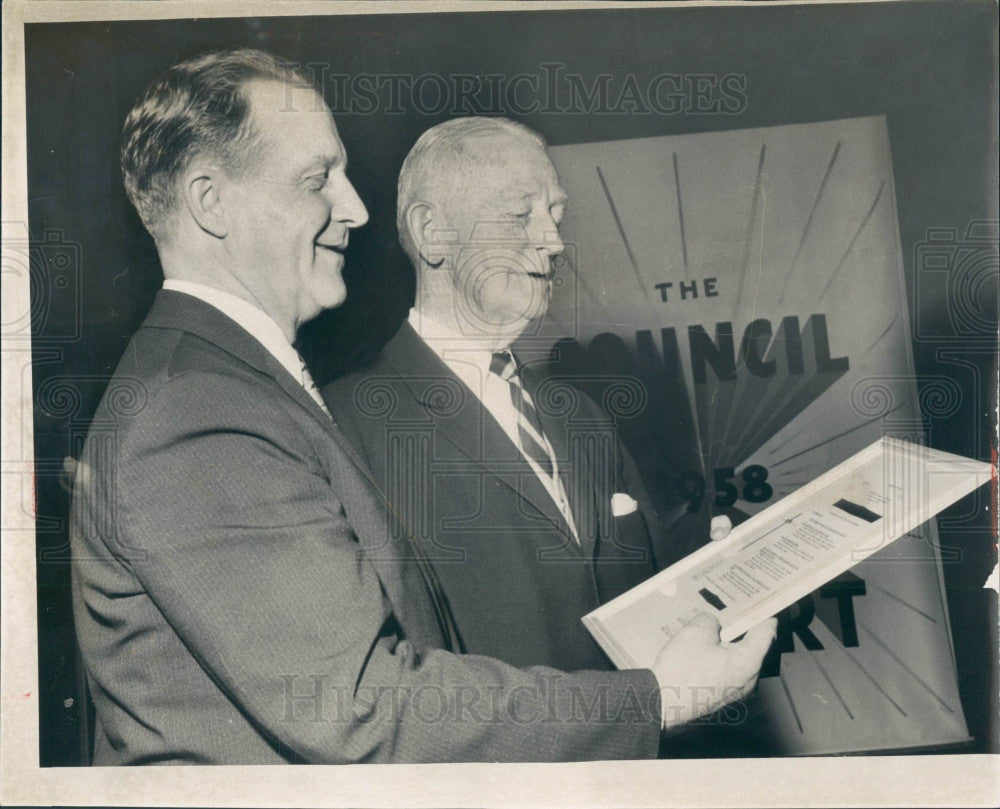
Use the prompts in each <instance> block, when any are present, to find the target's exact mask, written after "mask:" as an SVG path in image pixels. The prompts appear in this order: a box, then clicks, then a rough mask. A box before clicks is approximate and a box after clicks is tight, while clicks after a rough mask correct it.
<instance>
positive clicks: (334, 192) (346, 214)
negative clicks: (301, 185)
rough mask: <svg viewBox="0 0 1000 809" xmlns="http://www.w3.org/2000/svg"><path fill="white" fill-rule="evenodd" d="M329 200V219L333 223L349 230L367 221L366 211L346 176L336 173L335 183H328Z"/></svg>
mask: <svg viewBox="0 0 1000 809" xmlns="http://www.w3.org/2000/svg"><path fill="white" fill-rule="evenodd" d="M330 200H331V203H332V205H331V209H330V219H332V220H333V221H335V222H341V223H342V224H344V225H346V226H347V227H349V228H359V227H361V226H362V225H363V224H365V222H367V221H368V209H367V208H365V204H364V203H363V202H362V201H361V197H359V196H358V192H357V191H355V190H354V186H353V185H351V181H350V180H348V179H347V175H346V174H343V173H342V172H338V173H337V174H336V179H335V181H334V182H332V183H330Z"/></svg>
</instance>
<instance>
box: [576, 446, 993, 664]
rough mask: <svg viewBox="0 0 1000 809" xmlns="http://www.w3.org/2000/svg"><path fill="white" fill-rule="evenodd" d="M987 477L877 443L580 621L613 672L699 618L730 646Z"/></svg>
mask: <svg viewBox="0 0 1000 809" xmlns="http://www.w3.org/2000/svg"><path fill="white" fill-rule="evenodd" d="M991 471H992V468H991V466H990V465H989V464H987V463H983V462H981V461H974V460H970V459H968V458H963V457H960V456H958V455H952V454H950V453H947V452H941V451H939V450H933V449H930V448H928V447H924V446H920V445H918V444H913V443H910V442H907V441H903V440H900V439H896V438H882V439H880V440H879V441H877V442H875V443H874V444H872V445H871V446H869V447H867V448H866V449H864V450H862V451H861V452H859V453H858V454H856V455H854V456H853V457H851V458H848V459H847V460H846V461H844V462H843V463H841V464H839V465H838V466H836V467H834V468H833V469H831V470H830V471H829V472H827V473H826V474H824V475H821V476H820V477H818V478H817V479H816V480H814V481H812V482H810V483H808V484H806V485H804V486H802V487H801V488H800V489H798V490H797V491H795V492H794V493H793V494H791V495H789V496H788V497H785V498H783V499H782V500H780V501H778V502H777V503H775V504H774V505H773V506H771V507H770V508H768V509H766V510H764V511H762V512H760V513H759V514H757V515H755V516H753V517H751V518H750V519H749V520H747V521H746V522H744V523H742V524H741V525H739V526H737V527H736V528H734V529H733V531H732V532H731V533H730V534H729V536H728V537H727V538H726V539H724V540H721V541H718V542H712V543H710V544H709V545H707V546H706V547H704V548H702V549H700V550H698V551H696V552H695V553H692V554H691V555H690V556H688V557H686V558H685V559H683V560H681V561H680V562H678V563H677V564H675V565H672V566H671V567H669V568H667V569H666V570H664V571H662V572H660V573H659V574H657V575H656V576H653V577H652V578H651V579H649V580H647V581H645V582H643V583H642V584H640V585H639V586H638V587H635V588H633V589H632V590H630V591H629V592H627V593H625V594H623V595H621V596H619V597H618V598H616V599H614V600H613V601H611V602H609V603H607V604H605V605H603V606H602V607H600V608H598V609H596V610H594V611H593V612H591V613H589V614H588V615H585V616H584V617H583V623H584V625H585V626H586V627H587V629H588V630H589V631H590V632H591V634H592V635H593V636H594V638H595V639H596V640H597V642H598V643H599V644H600V645H601V647H602V648H603V649H604V651H605V652H606V653H607V654H608V656H609V657H610V658H611V660H612V661H613V662H614V663H615V665H616V666H618V668H620V669H625V668H637V667H648V666H649V665H650V664H651V662H652V661H653V660H654V659H655V658H656V654H657V652H659V650H660V648H661V647H662V646H663V643H664V641H665V640H666V639H668V638H671V637H673V636H674V635H675V634H676V633H677V632H678V631H679V630H680V629H681V628H682V627H683V626H685V625H686V624H687V623H689V622H690V621H691V620H692V619H693V618H694V617H695V616H696V615H699V614H700V613H709V614H711V615H714V616H715V617H716V618H717V619H718V620H719V622H720V623H721V625H722V631H721V637H722V640H724V641H729V640H733V639H734V638H737V637H739V636H740V635H742V634H743V633H744V632H746V631H747V630H748V629H750V628H751V627H753V626H755V625H756V624H758V623H760V622H761V621H762V620H764V619H766V618H768V617H770V616H772V615H774V614H776V613H777V612H779V611H780V610H782V609H784V608H785V607H787V606H789V605H791V604H793V603H795V602H796V601H797V600H798V599H800V598H802V597H803V596H805V595H807V594H808V593H810V592H812V591H813V590H815V589H816V588H817V587H819V586H821V585H822V584H824V583H826V582H827V581H829V580H830V579H833V578H835V577H836V576H838V575H840V574H841V573H843V572H844V571H845V570H848V569H849V568H851V567H853V566H854V565H856V564H857V563H858V562H860V561H862V560H863V559H865V558H867V557H868V556H871V555H872V554H873V553H875V552H877V551H879V550H881V549H882V548H885V547H886V546H888V545H889V544H890V543H892V542H894V541H895V540H897V539H899V538H900V537H902V536H904V535H906V533H907V532H909V531H912V530H913V529H915V528H917V527H918V526H919V525H921V524H922V523H924V522H926V521H927V520H929V519H930V518H932V517H933V516H934V515H936V514H937V513H938V512H940V511H941V510H943V509H945V508H947V507H948V506H950V505H951V504H952V503H954V502H955V501H957V500H959V499H960V498H962V497H964V496H965V495H967V494H969V493H970V492H972V491H974V490H975V489H976V488H978V487H979V486H981V485H982V484H984V483H987V482H988V481H989V480H990V479H991Z"/></svg>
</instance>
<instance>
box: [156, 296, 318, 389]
mask: <svg viewBox="0 0 1000 809" xmlns="http://www.w3.org/2000/svg"><path fill="white" fill-rule="evenodd" d="M163 288H164V289H172V290H174V291H175V292H183V293H184V294H186V295H191V296H193V297H195V298H198V299H199V300H201V301H204V302H205V303H207V304H208V305H209V306H214V307H215V308H216V309H218V310H219V311H220V312H222V314H224V315H226V316H227V317H228V318H230V319H231V320H234V321H235V322H236V323H237V325H239V326H241V327H242V328H243V329H245V330H246V331H247V332H249V333H250V335H251V336H252V337H254V339H256V340H257V342H259V343H260V344H261V345H262V346H264V348H266V349H267V350H268V352H269V353H270V354H271V355H272V356H273V357H274V358H275V359H276V360H277V361H278V362H279V363H281V365H282V367H283V368H285V370H287V371H288V373H290V374H291V375H292V378H293V379H296V380H299V381H301V380H302V368H303V365H302V358H301V357H300V356H299V353H298V352H297V351H296V350H295V348H294V347H293V346H292V344H291V343H289V342H288V338H287V337H285V333H284V332H283V331H282V330H281V326H279V325H278V324H277V323H276V322H275V320H274V319H273V318H272V317H271V316H270V315H269V314H267V312H265V311H264V310H263V309H260V308H258V307H256V306H254V305H253V304H252V303H249V302H248V301H245V300H243V299H242V298H238V297H236V296H235V295H232V294H230V293H229V292H223V291H222V290H221V289H216V288H215V287H210V286H206V285H205V284H197V283H194V282H193V281H182V280H180V279H177V278H168V279H166V280H165V281H164V282H163Z"/></svg>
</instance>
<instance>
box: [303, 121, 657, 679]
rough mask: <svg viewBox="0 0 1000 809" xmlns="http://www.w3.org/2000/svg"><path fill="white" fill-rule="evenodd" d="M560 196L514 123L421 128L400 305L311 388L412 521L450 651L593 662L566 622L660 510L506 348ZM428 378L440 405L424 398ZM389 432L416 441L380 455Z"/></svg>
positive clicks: (635, 579) (548, 386)
mask: <svg viewBox="0 0 1000 809" xmlns="http://www.w3.org/2000/svg"><path fill="white" fill-rule="evenodd" d="M567 202H568V200H567V198H566V193H565V191H563V189H562V186H561V185H560V183H559V178H558V176H557V174H556V171H555V168H554V167H553V165H552V163H551V162H550V161H549V159H548V157H547V155H546V152H545V142H544V140H543V139H542V138H541V137H540V136H539V135H538V134H537V133H535V132H533V131H532V130H530V129H528V128H527V127H525V126H522V125H520V124H517V123H515V122H513V121H510V120H508V119H505V118H456V119H453V120H450V121H446V122H445V123H443V124H439V125H437V126H435V127H433V128H431V129H429V130H427V131H426V132H425V133H424V134H423V135H422V136H421V137H420V138H419V139H418V141H417V142H416V144H415V145H414V147H413V149H412V150H411V151H410V153H409V155H408V156H407V158H406V160H405V161H404V163H403V167H402V170H401V172H400V177H399V194H398V203H397V208H398V213H397V226H398V229H399V234H400V242H401V244H402V246H403V249H404V251H405V252H406V254H407V256H408V257H409V259H410V261H411V263H412V264H413V267H414V270H415V272H416V281H417V283H416V300H415V303H414V306H413V309H412V310H411V311H410V315H409V318H408V321H407V322H405V323H403V324H402V326H401V328H400V329H399V331H398V332H397V333H396V335H395V336H394V337H393V338H392V340H390V341H389V343H388V344H387V345H386V346H385V348H384V349H383V350H382V353H381V356H380V357H379V358H378V360H377V361H376V362H374V363H373V364H371V365H370V366H368V367H366V368H364V369H363V370H360V371H358V372H356V373H352V374H349V375H347V376H345V377H342V378H340V379H338V380H335V381H334V382H332V383H330V384H328V385H324V386H323V388H322V393H323V396H324V398H325V400H326V401H327V403H328V405H329V407H330V409H331V411H332V412H333V414H334V417H335V418H336V419H337V421H338V423H339V424H340V425H341V428H342V429H343V430H344V431H345V434H346V435H347V436H348V438H349V439H351V440H352V441H354V442H355V444H356V445H357V447H358V451H359V452H361V453H363V454H364V457H365V459H366V462H367V463H368V464H369V465H370V466H371V468H372V470H373V472H374V474H375V476H376V478H377V479H378V480H379V483H380V485H381V486H382V487H383V488H384V489H385V491H386V494H387V497H388V498H389V499H390V500H391V501H392V502H393V503H394V504H395V506H396V508H397V510H398V511H400V513H401V514H402V515H403V519H404V520H406V521H407V524H408V525H409V526H411V528H412V530H417V531H419V530H421V528H423V530H424V531H425V533H426V534H427V542H428V544H429V545H430V547H431V548H432V562H434V563H435V567H436V570H437V575H438V576H439V578H440V580H441V582H442V586H443V590H444V594H445V596H446V597H447V599H448V605H449V607H450V609H451V612H452V615H453V616H454V619H455V624H456V627H457V632H458V635H459V638H460V640H461V642H462V644H463V649H464V650H465V651H467V652H471V653H476V654H489V655H493V656H497V657H500V658H501V659H503V660H507V661H509V662H514V663H517V664H519V665H533V664H544V665H549V666H554V667H557V668H563V669H575V668H604V669H607V668H610V667H611V666H610V661H608V659H607V658H606V656H605V655H604V654H603V652H602V651H601V650H600V649H599V647H598V646H597V644H596V643H595V641H594V640H593V638H592V637H591V636H590V635H589V634H588V633H587V631H586V630H585V629H584V626H583V624H582V623H581V621H580V618H581V616H583V615H584V614H586V613H587V612H590V611H591V610H593V609H595V608H596V607H597V606H599V604H600V603H602V602H604V601H607V600H609V599H610V598H613V597H614V596H616V595H619V594H620V593H622V592H624V591H625V590H627V589H629V588H630V587H632V586H634V585H636V584H638V583H639V582H641V581H642V580H644V579H645V578H648V577H649V576H650V575H652V573H653V572H654V571H655V569H656V568H655V559H654V558H653V551H652V547H653V545H652V542H651V537H650V531H651V530H653V531H656V530H659V521H658V519H657V517H656V514H655V513H654V511H653V508H652V506H651V504H650V502H649V498H648V495H647V494H646V491H645V489H644V487H643V485H642V482H641V481H640V480H639V476H638V472H637V470H636V468H635V465H634V463H633V461H632V459H631V457H630V456H629V454H628V453H627V452H626V451H625V449H624V447H623V446H622V445H621V443H620V442H619V441H618V439H617V435H616V431H615V427H614V423H613V421H612V420H611V419H610V418H609V417H608V416H607V415H606V414H605V413H604V412H602V411H601V409H600V408H599V407H598V406H597V405H596V403H594V402H593V401H592V400H591V399H589V398H588V397H586V396H585V395H584V394H583V393H582V392H581V391H579V390H577V389H574V388H571V387H570V386H568V385H567V384H566V383H565V382H564V381H560V380H554V379H548V380H543V379H542V376H541V374H540V369H538V368H536V367H534V365H533V364H531V363H524V362H523V361H522V360H521V358H520V356H519V355H518V354H517V352H516V351H512V350H511V348H512V344H514V342H515V340H516V339H517V338H518V337H519V336H521V335H522V334H523V333H524V332H525V331H528V332H529V334H530V330H531V329H532V328H533V326H534V324H535V323H537V321H538V320H539V318H541V317H543V316H544V315H545V314H546V312H547V310H548V307H549V300H550V297H551V295H552V285H553V275H554V268H553V262H554V260H555V259H556V258H557V257H559V256H560V255H561V254H562V253H563V251H564V245H563V243H562V241H561V239H560V236H559V223H560V220H561V219H562V215H563V211H564V209H565V206H566V204H567ZM569 202H570V203H571V201H569ZM435 386H437V387H442V388H443V389H447V390H449V391H451V392H452V398H453V399H454V404H453V406H450V407H448V408H444V409H442V408H439V407H437V402H436V400H435V397H434V396H433V395H431V394H430V393H429V392H431V391H432V390H433V389H434V388H435ZM375 389H378V390H379V391H382V392H391V396H392V399H393V407H392V409H391V411H390V410H387V409H385V408H370V407H366V406H365V403H366V400H367V399H368V398H369V392H370V391H372V390H375ZM407 425H409V429H408V430H407ZM404 434H405V435H406V436H407V438H406V440H407V441H408V442H409V443H408V445H407V446H412V447H415V448H420V449H422V451H418V450H416V449H415V450H412V451H410V452H406V453H403V452H398V451H396V449H395V448H396V447H397V446H401V444H400V443H399V442H400V441H402V440H403V439H402V437H401V436H402V435H404ZM498 605H502V607H501V606H498Z"/></svg>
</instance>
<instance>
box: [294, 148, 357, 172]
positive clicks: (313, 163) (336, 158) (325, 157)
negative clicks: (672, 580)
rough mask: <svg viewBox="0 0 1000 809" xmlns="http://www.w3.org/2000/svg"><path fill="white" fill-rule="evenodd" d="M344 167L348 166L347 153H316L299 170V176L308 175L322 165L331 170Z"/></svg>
mask: <svg viewBox="0 0 1000 809" xmlns="http://www.w3.org/2000/svg"><path fill="white" fill-rule="evenodd" d="M341 166H342V167H343V168H344V169H346V168H347V155H346V154H344V153H343V152H341V153H339V154H335V155H332V154H319V155H314V156H313V157H312V158H311V159H310V160H309V161H308V162H307V163H305V164H303V168H302V169H301V170H300V171H299V172H298V175H297V176H299V177H302V178H304V177H307V176H308V175H309V174H310V173H312V172H313V171H315V170H316V169H317V168H319V167H322V168H324V169H325V170H327V171H329V170H330V169H333V168H339V167H341Z"/></svg>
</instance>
